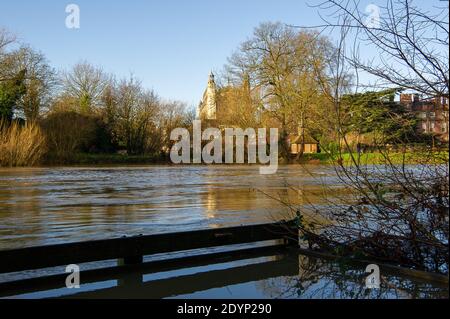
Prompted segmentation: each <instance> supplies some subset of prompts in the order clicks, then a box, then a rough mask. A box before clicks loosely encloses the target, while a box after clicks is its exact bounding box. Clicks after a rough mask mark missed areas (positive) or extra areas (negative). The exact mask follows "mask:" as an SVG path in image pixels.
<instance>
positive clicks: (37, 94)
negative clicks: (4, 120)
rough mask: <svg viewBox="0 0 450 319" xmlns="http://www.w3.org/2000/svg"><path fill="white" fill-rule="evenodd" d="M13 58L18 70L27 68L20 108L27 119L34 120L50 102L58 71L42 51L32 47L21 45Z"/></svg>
mask: <svg viewBox="0 0 450 319" xmlns="http://www.w3.org/2000/svg"><path fill="white" fill-rule="evenodd" d="M13 58H14V60H15V61H14V65H15V69H16V70H17V72H18V71H20V70H26V74H25V89H26V92H25V94H24V95H23V96H22V97H21V99H20V101H19V105H18V109H19V110H20V111H22V112H23V114H24V115H25V117H26V119H27V120H29V121H34V120H36V119H38V117H39V116H40V115H41V113H42V111H43V110H44V108H48V106H49V104H50V100H51V98H52V94H53V88H54V87H55V85H56V72H55V70H54V69H53V68H52V67H50V65H49V64H48V61H47V59H46V58H45V56H44V55H43V54H42V53H40V52H36V51H34V50H33V49H31V48H30V47H21V48H20V49H19V50H17V51H16V52H14V54H13Z"/></svg>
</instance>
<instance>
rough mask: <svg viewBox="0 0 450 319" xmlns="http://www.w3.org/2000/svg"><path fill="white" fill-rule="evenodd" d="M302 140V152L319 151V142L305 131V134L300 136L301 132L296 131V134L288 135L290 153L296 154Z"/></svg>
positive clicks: (298, 151)
mask: <svg viewBox="0 0 450 319" xmlns="http://www.w3.org/2000/svg"><path fill="white" fill-rule="evenodd" d="M302 140H303V153H304V154H314V153H319V142H318V141H316V140H315V139H313V138H312V137H311V136H309V134H306V133H305V136H304V137H302V135H301V132H298V134H290V135H288V144H289V148H290V152H291V155H298V154H299V153H300V152H301V150H302Z"/></svg>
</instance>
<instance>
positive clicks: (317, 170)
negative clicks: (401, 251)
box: [0, 165, 339, 249]
mask: <svg viewBox="0 0 450 319" xmlns="http://www.w3.org/2000/svg"><path fill="white" fill-rule="evenodd" d="M324 184H326V185H328V186H330V185H331V186H333V185H335V186H337V185H338V184H339V181H338V179H337V178H336V177H335V174H334V169H333V168H332V167H330V166H300V165H298V166H282V167H280V168H279V170H278V172H277V174H274V175H260V174H259V167H258V166H209V167H208V166H184V167H183V166H145V167H143V166H136V167H129V166H127V167H117V166H116V167H61V168H58V167H52V168H25V169H23V168H20V169H0V249H11V248H20V247H28V246H38V245H46V244H55V243H62V242H73V241H81V240H90V239H104V238H115V237H121V236H124V235H127V236H133V235H139V234H144V235H148V234H155V233H164V232H176V231H187V230H193V229H204V228H213V227H227V226H235V225H241V224H245V225H247V224H254V223H263V222H273V221H274V220H281V219H287V218H289V216H288V209H287V208H286V206H285V205H283V204H281V202H280V201H279V200H282V201H283V202H289V203H290V204H295V205H304V204H305V203H306V202H310V201H312V202H315V203H320V202H321V201H322V196H321V194H322V192H323V185H324Z"/></svg>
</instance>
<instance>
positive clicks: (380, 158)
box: [298, 151, 449, 165]
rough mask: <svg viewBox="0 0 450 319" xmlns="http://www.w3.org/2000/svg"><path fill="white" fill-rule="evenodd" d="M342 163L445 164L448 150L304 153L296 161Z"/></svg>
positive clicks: (323, 163)
mask: <svg viewBox="0 0 450 319" xmlns="http://www.w3.org/2000/svg"><path fill="white" fill-rule="evenodd" d="M340 158H342V163H343V164H344V165H353V164H354V161H356V162H357V163H359V164H361V165H383V164H387V163H390V164H394V165H399V164H410V165H414V164H424V163H430V164H431V163H433V164H445V163H448V159H449V152H448V151H436V152H406V153H389V154H388V155H386V154H382V153H363V154H359V155H358V154H357V153H353V154H350V153H346V154H342V155H341V156H339V155H330V154H325V153H320V154H305V155H304V156H303V157H302V158H301V159H300V160H299V162H298V163H301V164H317V165H332V164H335V163H338V162H341V160H340Z"/></svg>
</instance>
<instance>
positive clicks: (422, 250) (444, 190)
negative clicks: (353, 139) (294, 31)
mask: <svg viewBox="0 0 450 319" xmlns="http://www.w3.org/2000/svg"><path fill="white" fill-rule="evenodd" d="M319 8H320V9H322V10H324V11H325V12H327V13H329V15H328V17H334V18H335V20H333V21H329V20H325V25H324V26H322V27H325V28H331V29H334V30H337V34H338V45H337V48H338V50H337V55H336V57H335V62H334V64H333V65H334V68H333V70H334V72H333V75H334V76H333V77H332V78H329V79H324V80H323V81H322V83H323V85H322V87H324V88H326V90H324V92H327V96H328V98H329V100H330V102H331V103H332V105H333V108H334V114H335V116H336V135H337V138H338V143H339V146H340V148H339V149H338V152H337V153H336V154H331V155H334V160H335V165H336V172H337V174H338V176H339V177H340V179H341V181H342V183H343V185H344V188H346V189H348V192H346V194H351V195H346V196H345V198H338V197H335V198H333V199H332V200H330V202H329V206H328V207H329V209H324V208H323V207H321V208H320V209H314V210H313V211H314V213H313V214H312V215H308V218H305V214H303V213H302V212H301V211H299V212H298V213H299V226H300V228H301V230H302V232H303V238H304V239H305V240H306V241H307V242H308V243H309V247H310V248H312V249H320V250H327V251H331V252H333V253H335V254H338V255H342V256H358V257H365V258H368V259H378V260H383V261H386V262H392V263H396V264H400V265H406V266H410V267H413V268H417V269H425V270H429V271H434V272H440V273H448V235H449V224H448V223H449V198H448V196H449V184H448V176H449V175H448V152H443V153H442V152H435V151H434V150H432V149H430V148H429V147H425V148H422V149H418V150H416V153H415V154H410V153H408V152H407V150H408V145H407V142H405V141H404V140H398V141H397V142H395V141H394V142H392V141H391V143H393V144H397V145H396V147H397V149H399V150H400V152H396V153H392V152H391V151H389V148H387V145H386V144H387V142H386V141H387V139H386V138H384V137H381V138H379V139H378V140H375V141H374V143H375V146H376V148H377V150H378V152H379V154H380V163H379V164H380V165H375V166H374V165H368V164H367V162H366V161H365V160H364V156H362V155H361V154H359V153H358V154H354V153H353V152H352V149H351V146H350V143H349V140H348V135H347V134H346V132H345V129H344V126H345V123H343V120H344V114H343V96H342V92H343V90H342V85H343V84H344V83H345V73H346V72H348V70H349V69H351V68H353V69H354V71H355V76H356V78H357V79H358V78H359V75H360V72H367V73H369V74H370V75H372V76H374V77H375V79H378V81H377V83H372V84H370V83H366V84H365V85H364V87H365V88H366V89H367V88H371V89H379V88H380V83H382V84H383V85H382V87H386V86H387V87H389V88H396V87H397V88H401V89H413V90H415V91H416V92H421V93H423V94H427V95H428V96H429V97H432V98H435V99H437V100H438V99H439V98H441V97H447V98H448V15H446V14H448V13H447V12H448V11H447V10H448V8H447V10H446V13H438V14H431V13H427V12H424V11H423V10H421V9H420V8H418V7H416V6H412V5H411V4H410V3H409V1H407V0H402V1H395V2H394V1H390V0H388V1H387V4H386V6H385V7H383V8H382V9H383V10H382V11H381V12H380V21H379V25H378V26H373V25H371V24H369V25H367V24H366V23H365V19H364V14H363V13H362V12H361V11H360V8H359V7H358V3H357V2H354V1H333V0H331V1H328V2H324V3H322V4H320V5H319ZM330 12H331V13H330ZM442 17H443V18H442ZM439 18H441V19H439ZM360 45H366V46H370V48H371V49H373V50H374V54H376V55H378V56H379V59H372V60H363V59H362V58H361V57H360V55H359V53H358V48H359V47H360ZM357 84H359V83H358V82H357ZM358 87H359V86H356V88H355V89H356V90H357V89H358ZM345 153H347V154H348V157H347V158H346V157H345ZM408 163H415V164H416V165H413V166H410V165H408ZM321 218H322V220H320V219H321ZM324 219H325V220H327V222H323V220H324Z"/></svg>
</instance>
